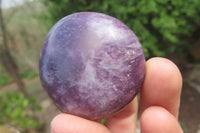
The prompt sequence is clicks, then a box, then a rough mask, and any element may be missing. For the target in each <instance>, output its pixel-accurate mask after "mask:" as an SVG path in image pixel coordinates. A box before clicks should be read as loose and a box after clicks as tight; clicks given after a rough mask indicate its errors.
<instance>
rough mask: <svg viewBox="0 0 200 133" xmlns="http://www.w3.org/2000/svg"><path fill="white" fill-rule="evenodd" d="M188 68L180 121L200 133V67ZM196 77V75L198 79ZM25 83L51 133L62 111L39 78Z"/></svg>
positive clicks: (12, 86) (9, 87)
mask: <svg viewBox="0 0 200 133" xmlns="http://www.w3.org/2000/svg"><path fill="white" fill-rule="evenodd" d="M187 68H189V69H181V70H182V73H183V79H184V83H183V89H182V95H181V105H180V117H179V120H180V123H181V125H182V127H183V128H184V132H185V133H200V114H199V113H200V91H199V90H200V88H198V87H199V86H198V85H200V81H199V80H198V79H200V76H199V75H200V69H199V68H200V67H199V68H197V70H196V68H195V67H194V66H192V67H187ZM198 69H199V70H198ZM197 73H199V74H197ZM191 75H192V76H191ZM194 75H196V77H195V76H194ZM192 82H194V83H196V86H195V85H193V84H191V83H192ZM25 83H26V86H27V88H28V91H29V94H31V95H33V96H36V97H37V100H38V103H39V104H41V106H42V107H43V110H42V111H41V112H40V113H38V118H39V119H40V121H41V122H42V123H44V130H45V131H44V133H49V132H50V131H49V129H50V128H49V125H50V121H51V120H52V118H53V117H54V116H55V115H56V114H58V113H60V111H59V110H58V109H57V108H56V107H55V106H54V104H53V103H52V101H51V100H50V99H49V98H48V96H47V94H46V93H45V92H44V90H43V89H42V87H41V85H40V81H39V78H35V79H33V80H31V81H27V80H25ZM0 88H1V90H0V91H5V90H6V91H11V90H13V89H16V85H15V84H10V85H7V86H4V87H0Z"/></svg>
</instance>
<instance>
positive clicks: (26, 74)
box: [20, 70, 39, 80]
mask: <svg viewBox="0 0 200 133" xmlns="http://www.w3.org/2000/svg"><path fill="white" fill-rule="evenodd" d="M38 75H39V74H38V73H37V72H35V71H32V70H26V71H23V72H21V73H20V76H21V77H22V78H24V79H29V80H30V79H33V78H35V77H37V76H38Z"/></svg>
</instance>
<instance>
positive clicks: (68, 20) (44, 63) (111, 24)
mask: <svg viewBox="0 0 200 133" xmlns="http://www.w3.org/2000/svg"><path fill="white" fill-rule="evenodd" d="M144 75H145V57H144V53H143V49H142V46H141V44H140V42H139V41H138V39H137V37H136V35H135V34H134V33H133V32H132V31H131V30H130V29H129V28H128V27H127V26H126V25H125V24H123V23H122V22H121V21H119V20H117V19H115V18H113V17H111V16H108V15H105V14H101V13H95V12H80V13H75V14H72V15H69V16H66V17H64V18H63V19H61V20H60V21H58V22H57V23H56V24H55V25H54V26H53V28H52V29H51V30H50V32H49V33H48V35H47V37H46V39H45V42H44V45H43V47H42V50H41V53H40V79H41V83H42V85H43V87H44V88H45V90H46V91H47V93H48V95H49V96H50V98H51V99H52V100H53V101H54V103H55V104H56V106H57V107H58V108H59V109H60V110H61V111H62V112H65V113H69V114H73V115H77V116H80V117H84V118H87V119H91V120H96V119H101V118H106V117H109V116H111V115H113V114H114V113H116V112H118V111H119V110H121V109H122V108H123V107H125V106H126V105H127V104H128V103H130V102H131V101H132V100H133V98H134V97H135V96H136V94H137V92H138V91H139V90H140V88H141V85H142V83H143V80H144Z"/></svg>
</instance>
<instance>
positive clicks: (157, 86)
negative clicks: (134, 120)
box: [140, 58, 182, 118]
mask: <svg viewBox="0 0 200 133" xmlns="http://www.w3.org/2000/svg"><path fill="white" fill-rule="evenodd" d="M146 68H147V69H146V76H145V80H144V84H143V88H142V90H141V102H140V107H141V113H142V112H144V110H145V109H147V108H148V107H150V106H161V107H163V108H165V109H166V110H167V111H169V112H170V113H171V114H172V115H174V116H175V117H176V118H178V110H179V104H180V94H181V88H182V77H181V74H180V71H179V69H178V68H177V66H176V65H175V64H174V63H172V62H171V61H169V60H167V59H164V58H152V59H150V60H148V61H147V63H146Z"/></svg>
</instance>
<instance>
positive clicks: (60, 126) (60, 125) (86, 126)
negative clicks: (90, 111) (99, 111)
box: [51, 114, 110, 133]
mask: <svg viewBox="0 0 200 133" xmlns="http://www.w3.org/2000/svg"><path fill="white" fill-rule="evenodd" d="M51 130H52V133H110V132H109V130H108V129H107V128H106V127H105V126H104V125H102V124H100V123H97V122H94V121H89V120H86V119H84V118H80V117H77V116H73V115H69V114H60V115H58V116H56V117H55V118H54V119H53V120H52V122H51Z"/></svg>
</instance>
